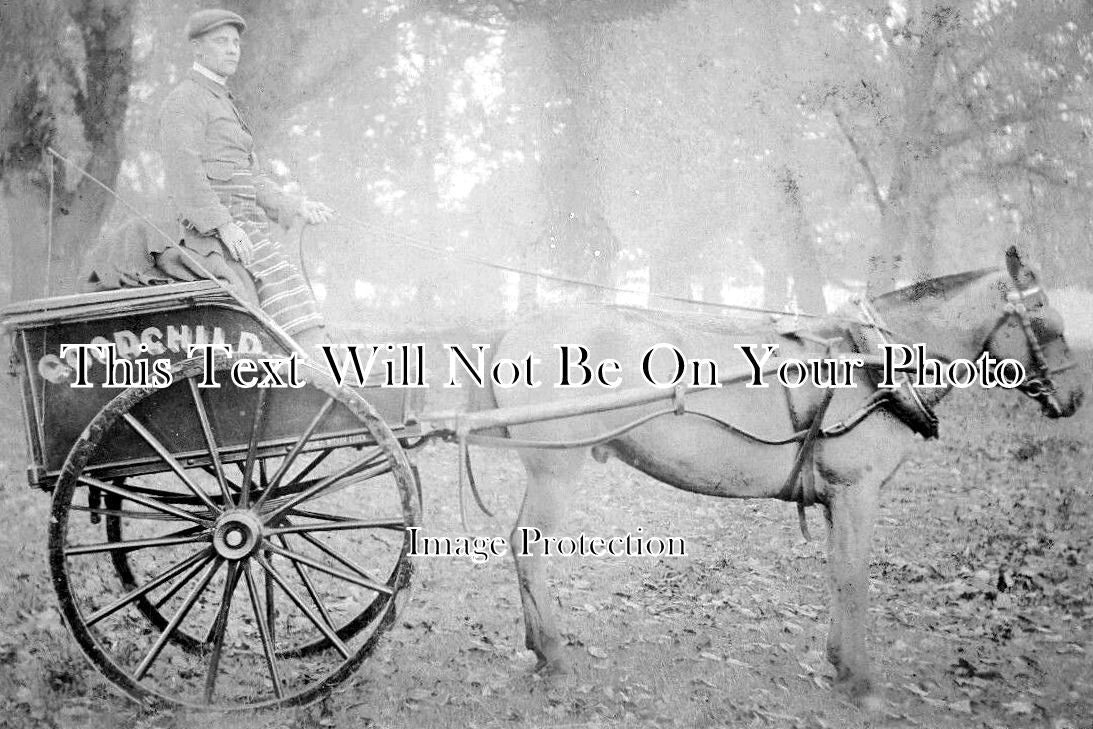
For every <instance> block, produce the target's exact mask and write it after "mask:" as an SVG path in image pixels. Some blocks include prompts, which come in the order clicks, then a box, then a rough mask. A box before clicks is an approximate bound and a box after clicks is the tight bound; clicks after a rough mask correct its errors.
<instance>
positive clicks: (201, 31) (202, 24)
mask: <svg viewBox="0 0 1093 729" xmlns="http://www.w3.org/2000/svg"><path fill="white" fill-rule="evenodd" d="M222 25H234V26H235V27H236V28H237V29H238V30H239V33H240V34H242V33H243V31H244V30H246V29H247V24H246V22H244V20H243V19H242V18H241V17H239V16H238V15H236V14H235V13H233V12H232V11H230V10H222V9H220V8H206V9H205V10H198V11H197V12H196V13H194V14H193V15H191V16H190V19H189V20H187V21H186V37H187V38H189V39H190V40H193V39H194V38H197V37H198V36H201V35H205V34H206V33H208V32H209V31H210V30H216V29H217V28H219V27H220V26H222Z"/></svg>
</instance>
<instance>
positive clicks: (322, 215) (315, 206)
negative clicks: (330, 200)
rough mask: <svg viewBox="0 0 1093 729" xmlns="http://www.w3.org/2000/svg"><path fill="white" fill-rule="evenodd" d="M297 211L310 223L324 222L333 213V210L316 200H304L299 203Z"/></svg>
mask: <svg viewBox="0 0 1093 729" xmlns="http://www.w3.org/2000/svg"><path fill="white" fill-rule="evenodd" d="M297 212H299V214H300V217H302V218H303V219H304V220H305V221H307V222H308V223H310V224H311V225H318V224H319V223H325V222H326V221H328V220H330V216H331V215H333V214H334V211H333V210H331V209H330V208H328V207H327V206H326V205H324V204H323V203H321V202H319V201H318V200H304V201H303V202H302V203H300V209H299V210H298V211H297Z"/></svg>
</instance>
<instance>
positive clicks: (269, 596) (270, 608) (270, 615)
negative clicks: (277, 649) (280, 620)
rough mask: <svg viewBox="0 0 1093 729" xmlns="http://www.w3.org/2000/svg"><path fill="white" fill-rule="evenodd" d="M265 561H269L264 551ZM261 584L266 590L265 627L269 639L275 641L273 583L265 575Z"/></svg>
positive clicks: (275, 622) (267, 554) (275, 623)
mask: <svg viewBox="0 0 1093 729" xmlns="http://www.w3.org/2000/svg"><path fill="white" fill-rule="evenodd" d="M266 560H267V561H269V550H266ZM262 583H263V587H264V588H265V590H266V625H268V626H269V637H270V638H271V639H272V640H277V610H276V609H275V607H276V606H275V604H274V601H273V582H272V581H271V580H270V577H269V575H268V574H265V575H264V576H263V578H262Z"/></svg>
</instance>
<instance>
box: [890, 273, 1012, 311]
mask: <svg viewBox="0 0 1093 729" xmlns="http://www.w3.org/2000/svg"><path fill="white" fill-rule="evenodd" d="M997 272H998V269H997V268H994V267H991V268H979V269H976V270H974V271H964V272H963V273H950V274H948V275H947V276H938V277H936V278H928V279H925V280H923V281H916V282H915V283H913V284H911V285H910V286H904V287H903V288H901V289H896V290H895V291H889V292H887V293H884V294H881V295H880V296H878V297H876V298H875V299H874V301H876V302H878V303H879V302H885V303H894V304H913V303H915V302H916V301H922V300H923V299H944V298H948V295H949V294H950V293H953V292H954V291H959V290H960V289H962V288H964V287H965V286H967V285H968V284H971V283H974V282H975V281H978V280H979V279H981V278H983V277H984V276H986V275H988V274H991V273H997Z"/></svg>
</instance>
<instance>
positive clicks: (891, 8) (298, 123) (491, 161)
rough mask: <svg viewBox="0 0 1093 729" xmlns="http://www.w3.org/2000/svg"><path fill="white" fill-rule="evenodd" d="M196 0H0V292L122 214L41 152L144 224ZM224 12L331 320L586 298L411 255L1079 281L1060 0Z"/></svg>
mask: <svg viewBox="0 0 1093 729" xmlns="http://www.w3.org/2000/svg"><path fill="white" fill-rule="evenodd" d="M202 4H203V3H197V2H170V1H168V0H68V1H63V0H43V1H37V0H35V1H34V2H31V1H30V0H15V1H10V0H8V1H5V2H3V3H0V12H2V15H3V17H2V19H0V56H2V58H0V66H2V68H3V71H2V72H0V261H3V263H4V265H3V267H2V268H0V273H2V274H3V275H0V286H2V287H4V288H7V289H8V295H9V297H10V298H12V299H24V298H34V297H38V296H42V295H43V294H44V293H46V292H49V293H53V294H56V293H63V292H66V291H70V290H72V288H73V287H74V286H75V284H76V281H77V276H78V272H79V268H80V265H81V261H82V257H83V255H84V254H85V253H86V251H87V250H88V249H89V248H90V247H91V246H92V245H93V244H94V242H95V240H96V237H97V236H98V234H99V232H100V230H103V229H104V228H106V229H108V228H109V227H110V226H112V225H116V224H117V223H119V222H121V221H122V220H123V219H124V218H125V217H126V216H128V215H131V213H130V212H129V211H128V210H126V209H125V208H124V207H123V206H121V205H118V204H116V203H115V201H114V199H113V198H112V197H111V196H110V195H109V194H108V193H107V192H105V191H103V190H102V189H100V188H99V187H97V186H96V185H95V184H94V183H92V182H90V181H89V180H88V179H86V178H85V177H82V176H81V175H80V174H79V173H78V172H77V171H76V170H75V169H74V168H73V167H71V166H69V165H66V164H64V163H61V162H59V161H57V160H55V159H53V158H51V157H50V156H49V155H48V154H47V153H46V151H45V150H46V148H47V147H50V146H52V147H53V148H55V149H56V150H57V151H59V152H61V153H62V154H64V155H66V156H67V157H69V158H70V159H72V160H73V161H75V162H76V163H77V164H79V165H81V166H83V167H85V168H86V169H87V170H88V171H90V172H91V173H92V174H94V175H95V176H96V177H97V178H99V179H101V180H102V181H104V182H105V183H107V184H108V185H110V186H112V187H114V188H115V189H117V190H118V192H119V193H120V194H121V195H122V196H123V197H124V198H125V199H126V200H127V201H129V202H130V203H131V204H132V205H134V206H135V207H137V208H138V209H140V210H142V211H144V212H146V213H147V214H149V215H150V216H151V217H153V218H154V219H157V220H166V219H167V218H168V217H169V215H168V211H167V206H166V204H165V202H164V194H165V193H164V189H163V172H162V165H161V161H160V156H159V151H158V141H157V139H156V130H157V114H158V107H159V105H160V103H161V101H162V99H163V98H164V96H165V95H166V94H167V93H168V92H169V90H170V89H171V87H172V86H173V85H174V84H175V83H176V82H177V81H178V80H179V78H180V76H181V74H183V73H184V72H185V70H186V68H187V67H188V66H189V63H190V52H189V48H188V45H187V42H186V40H185V38H184V36H183V33H182V28H183V26H184V23H185V20H186V18H187V16H188V15H189V14H190V13H191V12H192V11H193V10H195V9H196V8H197V7H199V6H200V5H202ZM221 4H222V5H224V6H225V7H228V8H230V9H233V10H236V11H238V12H239V13H241V14H242V15H243V16H244V17H245V18H246V19H247V20H248V23H249V24H250V25H249V28H248V30H247V32H246V34H245V36H244V51H243V62H242V64H241V65H240V70H239V72H238V74H237V76H236V77H235V78H234V79H233V82H232V85H233V87H234V88H235V89H236V90H237V93H238V96H239V97H240V98H241V106H242V108H243V110H244V114H245V115H246V116H247V118H248V120H249V122H250V124H251V126H252V127H253V128H254V130H255V133H256V138H257V139H258V141H259V149H260V152H261V154H262V158H263V159H264V161H265V164H266V166H267V167H269V168H270V169H271V170H273V171H274V172H275V173H277V174H278V175H279V176H281V177H282V178H283V181H284V182H285V183H286V184H289V185H291V186H293V187H295V188H298V189H301V190H303V191H306V193H307V194H309V195H310V196H312V197H315V198H318V199H322V200H325V201H327V202H328V203H329V204H331V205H333V206H334V207H335V208H336V209H337V210H338V211H340V212H341V213H342V214H341V215H339V216H338V218H337V219H336V220H335V222H334V224H332V225H329V226H326V227H325V228H321V229H315V230H314V231H312V230H309V231H308V235H307V240H306V242H305V244H304V248H305V250H306V254H305V255H306V260H307V265H308V267H309V272H310V273H311V274H312V278H313V280H314V282H315V284H316V289H317V291H318V293H319V295H320V297H321V298H322V299H323V301H324V304H325V307H326V309H327V312H328V315H329V316H332V317H333V318H335V319H341V320H361V319H363V320H365V321H376V320H378V319H382V320H383V321H384V322H385V323H387V324H391V325H400V326H401V325H403V324H413V325H422V326H424V325H430V324H448V323H452V322H453V321H458V320H460V319H465V318H470V319H475V318H478V317H482V316H487V317H488V316H493V315H495V314H497V313H499V312H506V311H507V312H511V311H513V310H516V309H518V308H527V307H530V306H534V305H535V304H536V303H541V302H543V301H544V300H550V299H554V298H558V297H562V298H567V297H570V298H571V297H575V296H580V295H582V294H581V292H578V291H572V290H564V289H562V290H560V287H559V286H558V285H556V284H550V283H549V282H545V281H538V280H537V279H535V278H533V277H531V276H517V275H514V274H511V273H502V272H500V271H496V270H490V269H488V268H483V267H481V266H476V265H474V264H469V263H465V262H461V261H460V260H458V259H456V258H453V257H451V256H445V255H438V254H437V253H435V252H432V251H428V250H424V249H422V248H414V247H413V246H414V245H421V244H424V245H428V246H432V247H435V248H439V249H442V250H444V251H448V252H451V253H454V254H458V255H466V256H472V257H475V258H479V259H488V260H491V261H494V262H497V263H501V264H506V265H509V266H513V267H517V268H521V269H527V270H534V271H541V272H549V273H553V274H556V275H560V276H569V277H576V278H581V279H589V280H592V281H594V282H597V283H600V284H609V285H614V286H619V287H622V288H626V289H630V290H636V291H639V292H646V291H652V292H654V293H664V294H671V295H676V296H685V297H696V298H704V299H707V300H710V301H724V300H730V301H736V302H738V303H752V304H763V305H767V306H772V307H778V308H781V307H783V306H786V305H787V304H789V305H793V304H796V305H797V306H799V307H800V308H802V309H808V310H819V309H822V308H823V306H824V303H825V301H824V292H825V291H826V292H827V303H831V300H832V298H833V297H835V298H836V299H837V295H836V294H834V293H833V292H836V291H839V290H846V289H861V288H863V287H865V286H866V285H868V286H869V288H870V289H871V290H874V291H880V290H884V289H887V288H891V287H892V285H893V284H894V283H895V282H897V281H910V280H914V279H916V278H919V277H922V276H927V275H934V274H941V273H948V272H952V271H955V270H962V269H966V268H974V267H979V266H983V265H988V264H992V263H995V262H999V261H1000V255H999V254H1000V251H1001V250H1002V249H1003V248H1004V247H1005V246H1007V245H1009V244H1011V243H1016V244H1018V245H1019V246H1020V247H1021V248H1022V250H1023V251H1024V252H1025V254H1026V256H1027V257H1028V258H1029V259H1030V260H1031V261H1032V262H1033V263H1034V265H1036V266H1037V267H1038V268H1039V269H1040V270H1041V271H1042V273H1043V274H1044V275H1045V277H1046V279H1047V280H1048V282H1049V285H1050V286H1052V287H1053V288H1059V287H1061V286H1081V287H1089V286H1090V285H1093V247H1091V246H1090V245H1089V241H1090V236H1091V233H1093V214H1091V212H1090V210H1091V206H1090V204H1089V203H1090V199H1091V196H1093V154H1091V145H1090V138H1089V135H1090V129H1091V126H1093V109H1091V98H1093V96H1091V91H1093V86H1091V81H1090V75H1091V66H1093V49H1091V31H1093V4H1091V3H1090V2H1088V0H1035V1H1033V0H1008V1H1006V0H823V1H817V2H811V3H807V2H789V1H788V0H786V1H782V2H760V1H759V0H627V1H625V2H619V1H617V0H615V1H612V0H579V1H575V2H564V1H563V0H498V1H497V2H478V1H476V0H399V1H396V2H392V1H390V0H329V1H327V2H322V3H310V2H305V1H304V0H261V1H259V0H223V2H222V3H221ZM51 180H52V183H53V184H52V186H51ZM51 187H52V190H53V193H52V195H51V193H50V190H51ZM50 230H52V243H50V241H49V239H48V238H49V237H48V235H47V233H48V232H49V231H50ZM295 234H296V231H294V232H293V233H292V234H290V235H289V236H288V238H287V240H288V241H289V242H291V243H293V245H294V242H295ZM4 293H5V292H3V291H0V297H3V296H4ZM583 295H585V296H588V295H595V292H594V291H593V292H592V293H591V294H590V293H589V292H587V291H586V292H584V294H583ZM640 298H641V297H639V299H640Z"/></svg>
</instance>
